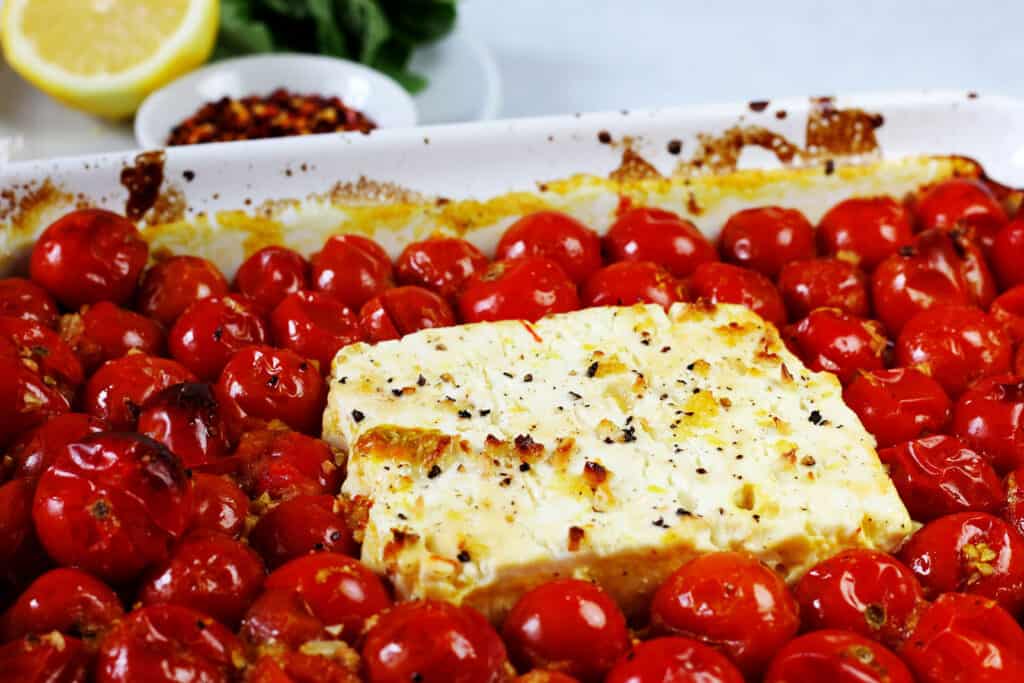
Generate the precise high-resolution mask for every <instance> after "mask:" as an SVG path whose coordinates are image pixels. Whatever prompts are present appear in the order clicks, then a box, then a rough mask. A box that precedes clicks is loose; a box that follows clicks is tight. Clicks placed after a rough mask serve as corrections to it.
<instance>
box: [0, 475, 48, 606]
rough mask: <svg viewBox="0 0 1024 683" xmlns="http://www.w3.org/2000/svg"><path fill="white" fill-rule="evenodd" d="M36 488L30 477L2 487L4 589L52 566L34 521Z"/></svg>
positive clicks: (0, 584)
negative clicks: (33, 501) (33, 506)
mask: <svg viewBox="0 0 1024 683" xmlns="http://www.w3.org/2000/svg"><path fill="white" fill-rule="evenodd" d="M33 488H34V483H33V482H32V481H30V480H28V479H13V480H11V481H9V482H7V483H6V484H3V485H2V486H0V589H10V588H14V589H15V590H17V589H18V588H20V587H21V586H23V585H24V584H25V583H27V582H28V581H29V580H31V579H34V578H35V577H37V576H39V574H40V573H41V572H42V571H44V570H45V569H46V568H47V567H48V566H49V561H48V558H47V557H46V554H45V553H44V552H43V548H42V546H41V545H40V544H39V539H38V537H37V534H36V532H35V527H34V524H33V521H32V496H33V494H34V491H33Z"/></svg>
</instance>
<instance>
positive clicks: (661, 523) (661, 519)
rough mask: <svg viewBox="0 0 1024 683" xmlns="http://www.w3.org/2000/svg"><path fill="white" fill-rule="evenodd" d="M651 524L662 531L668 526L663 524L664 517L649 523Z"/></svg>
mask: <svg viewBox="0 0 1024 683" xmlns="http://www.w3.org/2000/svg"><path fill="white" fill-rule="evenodd" d="M651 524H653V525H654V526H657V527H661V528H662V529H667V528H668V526H669V525H668V524H666V523H665V518H664V517H658V518H657V519H656V520H654V521H653V522H651Z"/></svg>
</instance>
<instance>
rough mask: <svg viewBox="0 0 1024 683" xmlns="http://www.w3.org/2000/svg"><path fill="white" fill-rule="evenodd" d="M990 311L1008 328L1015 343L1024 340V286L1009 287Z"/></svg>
mask: <svg viewBox="0 0 1024 683" xmlns="http://www.w3.org/2000/svg"><path fill="white" fill-rule="evenodd" d="M1022 263H1024V262H1022ZM988 312H989V315H991V316H992V317H993V318H994V319H995V320H997V321H999V323H1001V324H1002V326H1003V327H1004V328H1006V332H1007V334H1009V335H1010V338H1011V339H1012V340H1013V343H1014V344H1020V342H1022V341H1024V286H1018V287H1014V288H1013V289H1008V290H1006V291H1005V292H1003V293H1002V294H1001V295H999V296H998V297H996V300H995V301H993V302H992V305H991V306H990V307H989V309H988Z"/></svg>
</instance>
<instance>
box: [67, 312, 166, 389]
mask: <svg viewBox="0 0 1024 683" xmlns="http://www.w3.org/2000/svg"><path fill="white" fill-rule="evenodd" d="M60 336H61V338H62V339H64V341H65V342H67V343H68V345H70V346H71V348H72V349H74V350H75V353H76V354H77V355H78V358H79V359H80V360H81V361H82V366H83V368H84V369H85V371H86V372H87V373H91V372H93V371H94V370H95V369H96V368H98V367H99V366H100V365H102V364H103V363H105V362H107V361H108V360H114V359H115V358H120V357H121V356H124V355H125V354H127V353H128V352H129V351H131V350H132V349H135V350H137V351H140V352H142V353H147V354H149V355H153V356H159V355H162V354H163V352H164V330H163V328H162V327H161V326H160V324H159V323H157V322H155V321H153V320H152V319H150V318H147V317H146V316H144V315H139V314H138V313H135V312H133V311H129V310H126V309H123V308H121V307H119V306H116V305H114V304H112V303H110V302H109V301H101V302H99V303H96V304H92V305H91V306H84V307H83V308H82V310H81V312H80V313H69V314H68V315H64V316H61V319H60Z"/></svg>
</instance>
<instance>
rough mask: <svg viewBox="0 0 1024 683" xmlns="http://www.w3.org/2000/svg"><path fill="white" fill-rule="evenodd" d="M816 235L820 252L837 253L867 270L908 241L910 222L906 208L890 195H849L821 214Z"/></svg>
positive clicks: (910, 230) (912, 230)
mask: <svg viewBox="0 0 1024 683" xmlns="http://www.w3.org/2000/svg"><path fill="white" fill-rule="evenodd" d="M817 237H818V248H819V249H820V250H821V252H822V253H823V254H826V255H828V256H841V257H843V258H844V259H849V260H850V261H852V262H854V263H857V264H858V265H860V267H861V268H863V269H864V270H865V271H867V272H871V271H872V270H874V268H875V266H877V265H878V264H879V263H881V262H882V261H883V260H885V258H886V257H887V256H889V255H890V254H892V253H894V252H896V251H897V250H898V249H899V248H900V247H902V246H905V245H908V244H910V242H911V240H912V239H913V237H914V224H913V218H912V216H911V215H910V212H909V211H908V210H907V208H906V207H905V206H903V205H902V204H900V203H899V202H897V201H896V200H895V199H893V198H892V197H853V198H851V199H846V200H844V201H841V202H839V203H838V204H836V205H835V206H833V207H832V208H831V209H829V210H828V212H827V213H826V214H825V215H824V216H822V218H821V221H820V222H819V223H818V233H817Z"/></svg>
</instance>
